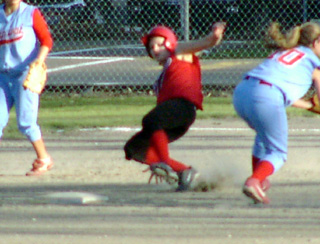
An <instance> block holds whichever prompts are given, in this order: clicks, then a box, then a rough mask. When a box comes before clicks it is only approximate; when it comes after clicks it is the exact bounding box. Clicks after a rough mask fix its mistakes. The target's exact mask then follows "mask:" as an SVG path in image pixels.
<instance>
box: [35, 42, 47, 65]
mask: <svg viewBox="0 0 320 244" xmlns="http://www.w3.org/2000/svg"><path fill="white" fill-rule="evenodd" d="M49 51H50V49H49V48H48V47H47V46H41V47H40V50H39V53H38V56H37V58H36V60H37V61H38V62H44V61H45V60H46V58H47V56H48V53H49Z"/></svg>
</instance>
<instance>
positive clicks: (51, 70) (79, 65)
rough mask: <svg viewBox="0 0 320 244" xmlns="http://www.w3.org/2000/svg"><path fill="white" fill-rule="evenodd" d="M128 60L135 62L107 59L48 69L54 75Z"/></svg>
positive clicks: (124, 59)
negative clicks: (64, 71) (84, 67)
mask: <svg viewBox="0 0 320 244" xmlns="http://www.w3.org/2000/svg"><path fill="white" fill-rule="evenodd" d="M126 60H134V59H133V58H113V59H107V60H100V61H94V62H86V63H81V64H73V65H66V66H61V67H58V68H52V69H48V73H54V72H57V71H62V70H67V69H76V68H79V67H83V66H91V65H97V64H105V63H115V62H119V61H126Z"/></svg>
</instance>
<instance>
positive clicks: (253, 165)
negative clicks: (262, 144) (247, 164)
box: [252, 155, 260, 172]
mask: <svg viewBox="0 0 320 244" xmlns="http://www.w3.org/2000/svg"><path fill="white" fill-rule="evenodd" d="M259 161H260V158H257V157H255V156H253V155H252V172H254V171H255V170H256V168H257V166H258V163H259Z"/></svg>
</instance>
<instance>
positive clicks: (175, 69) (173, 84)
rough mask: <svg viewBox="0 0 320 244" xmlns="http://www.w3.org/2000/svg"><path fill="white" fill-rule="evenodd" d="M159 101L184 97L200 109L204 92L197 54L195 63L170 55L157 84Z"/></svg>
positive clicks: (194, 58)
mask: <svg viewBox="0 0 320 244" xmlns="http://www.w3.org/2000/svg"><path fill="white" fill-rule="evenodd" d="M155 91H156V94H157V103H158V104H159V103H162V102H165V101H167V100H170V99H174V98H184V99H186V100H188V101H190V102H192V103H193V104H194V105H195V106H196V107H197V108H198V109H201V110H202V109H203V108H202V102H203V94H202V85H201V68H200V62H199V59H198V57H197V56H195V55H193V63H189V62H186V61H183V60H179V59H177V58H176V57H175V56H172V57H170V58H169V59H168V60H167V62H166V64H165V65H164V68H163V71H162V73H161V75H160V77H159V79H158V80H157V82H156V84H155Z"/></svg>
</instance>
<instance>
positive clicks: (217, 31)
mask: <svg viewBox="0 0 320 244" xmlns="http://www.w3.org/2000/svg"><path fill="white" fill-rule="evenodd" d="M226 27H227V24H226V22H216V23H214V24H213V26H212V34H213V35H212V36H213V39H214V41H215V44H216V45H217V44H219V43H220V42H221V40H222V38H223V34H224V32H225V30H226Z"/></svg>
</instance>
